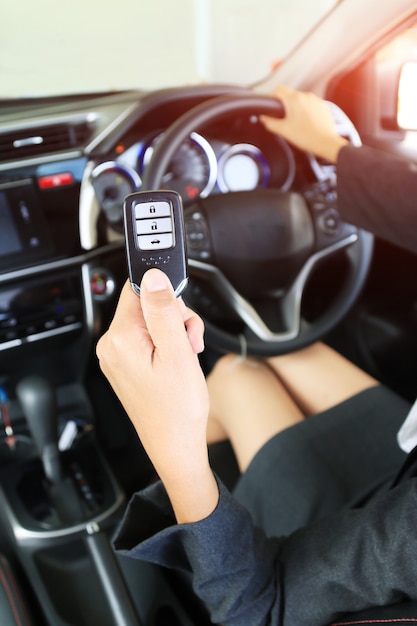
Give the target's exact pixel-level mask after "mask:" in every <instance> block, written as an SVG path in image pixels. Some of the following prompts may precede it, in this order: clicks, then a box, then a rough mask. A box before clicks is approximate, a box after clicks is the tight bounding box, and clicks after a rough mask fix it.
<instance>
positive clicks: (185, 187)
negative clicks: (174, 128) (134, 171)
mask: <svg viewBox="0 0 417 626" xmlns="http://www.w3.org/2000/svg"><path fill="white" fill-rule="evenodd" d="M160 139H162V135H159V136H158V137H156V138H155V139H154V140H153V142H152V143H151V144H150V145H149V146H148V147H147V148H146V149H145V151H144V153H143V154H142V156H141V158H140V163H139V168H140V171H141V172H143V170H144V169H146V166H147V164H148V163H149V160H150V158H151V156H152V152H153V150H154V147H155V145H156V143H157V142H158V141H160ZM216 178H217V160H216V155H215V153H214V150H213V148H212V147H211V145H210V144H209V142H208V141H207V140H206V139H204V137H202V136H201V135H199V134H198V133H191V135H190V137H189V138H188V139H187V141H184V143H182V144H181V146H180V147H179V149H178V150H177V152H176V153H175V156H174V157H173V159H172V160H171V162H170V164H169V166H168V169H167V171H166V172H165V174H164V175H163V177H162V180H161V187H162V188H164V189H172V190H174V191H177V192H178V193H179V194H180V196H182V198H183V200H184V201H187V200H194V199H195V198H198V197H201V198H205V197H206V196H208V195H209V193H210V192H211V190H212V189H213V187H214V185H215V183H216Z"/></svg>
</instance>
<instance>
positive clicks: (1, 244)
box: [0, 191, 22, 256]
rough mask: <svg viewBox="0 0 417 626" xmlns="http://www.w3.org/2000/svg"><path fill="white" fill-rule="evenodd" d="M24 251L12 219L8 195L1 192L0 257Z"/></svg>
mask: <svg viewBox="0 0 417 626" xmlns="http://www.w3.org/2000/svg"><path fill="white" fill-rule="evenodd" d="M21 251H22V244H21V241H20V238H19V234H18V232H17V228H16V226H15V223H14V221H13V219H12V213H11V210H10V206H9V202H8V200H7V195H6V193H5V192H4V191H0V256H6V255H8V254H13V253H16V252H21Z"/></svg>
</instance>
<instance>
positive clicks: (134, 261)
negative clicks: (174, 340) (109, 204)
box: [123, 190, 188, 297]
mask: <svg viewBox="0 0 417 626" xmlns="http://www.w3.org/2000/svg"><path fill="white" fill-rule="evenodd" d="M123 212H124V225H125V239H126V252H127V263H128V268H129V278H130V283H131V285H132V287H133V289H134V291H136V293H138V294H140V283H141V280H142V276H143V275H144V273H145V272H146V271H147V270H148V269H150V268H151V267H157V268H158V269H160V270H162V271H163V272H165V274H167V276H168V277H169V279H170V281H171V283H172V286H173V287H174V291H175V295H176V296H177V297H178V296H179V295H180V294H181V293H182V292H183V291H184V289H185V287H186V286H187V282H188V277H187V254H186V243H185V231H184V218H183V210H182V200H181V196H180V195H179V194H178V193H177V192H175V191H165V190H161V191H139V192H137V193H132V194H130V195H128V196H127V197H126V198H125V202H124V206H123Z"/></svg>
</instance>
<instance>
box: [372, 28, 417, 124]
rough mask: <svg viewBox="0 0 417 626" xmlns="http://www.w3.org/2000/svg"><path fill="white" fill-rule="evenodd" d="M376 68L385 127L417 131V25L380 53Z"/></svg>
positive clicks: (378, 53) (377, 56)
mask: <svg viewBox="0 0 417 626" xmlns="http://www.w3.org/2000/svg"><path fill="white" fill-rule="evenodd" d="M375 67H376V71H377V83H378V92H379V102H380V111H381V126H382V128H383V129H386V130H396V129H403V130H406V131H408V130H413V131H416V130H417V24H416V25H413V26H411V27H409V28H407V29H406V30H405V31H403V32H402V33H401V34H399V35H397V36H396V37H394V39H392V40H391V41H390V42H389V43H388V44H386V45H385V46H383V47H382V48H381V49H380V50H379V51H378V52H377V54H376V56H375Z"/></svg>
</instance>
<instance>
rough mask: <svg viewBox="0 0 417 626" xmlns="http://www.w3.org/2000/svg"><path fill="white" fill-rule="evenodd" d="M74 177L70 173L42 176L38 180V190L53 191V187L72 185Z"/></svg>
mask: <svg viewBox="0 0 417 626" xmlns="http://www.w3.org/2000/svg"><path fill="white" fill-rule="evenodd" d="M73 182H74V177H73V175H72V174H71V172H63V173H61V174H52V176H42V177H41V178H38V185H39V187H40V189H53V188H54V187H65V186H66V185H72V183H73Z"/></svg>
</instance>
